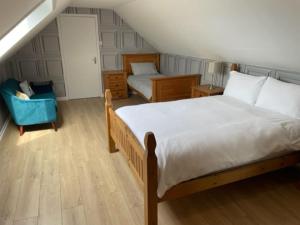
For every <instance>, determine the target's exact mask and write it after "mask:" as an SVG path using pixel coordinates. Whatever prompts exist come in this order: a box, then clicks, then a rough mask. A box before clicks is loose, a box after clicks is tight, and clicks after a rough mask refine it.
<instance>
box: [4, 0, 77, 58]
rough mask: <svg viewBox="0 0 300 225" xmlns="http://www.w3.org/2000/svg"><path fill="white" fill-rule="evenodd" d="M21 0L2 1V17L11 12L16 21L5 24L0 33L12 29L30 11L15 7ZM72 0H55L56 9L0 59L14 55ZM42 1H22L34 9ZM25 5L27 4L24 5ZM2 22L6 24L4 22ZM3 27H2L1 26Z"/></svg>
mask: <svg viewBox="0 0 300 225" xmlns="http://www.w3.org/2000/svg"><path fill="white" fill-rule="evenodd" d="M19 1H20V0H2V1H1V7H0V15H1V18H2V14H3V15H6V14H7V12H10V13H11V14H13V15H14V17H13V18H14V23H12V24H11V27H8V28H7V26H6V27H5V29H4V26H3V30H1V29H0V33H2V32H3V33H4V32H5V31H6V30H7V29H11V28H12V26H14V25H16V22H17V21H20V20H21V19H23V18H24V17H25V16H26V15H27V14H28V13H29V12H30V11H29V12H27V13H25V14H24V12H25V11H21V10H19V7H17V8H16V7H15V5H16V4H19ZM70 1H71V0H53V2H54V9H53V11H52V12H51V13H50V15H48V16H47V17H46V18H45V19H44V20H43V21H42V22H41V23H39V24H38V26H36V27H35V28H34V29H33V30H31V32H29V33H28V34H27V35H26V36H25V37H24V38H23V39H21V40H20V41H19V42H18V43H17V44H16V45H15V46H13V48H11V49H10V50H9V51H8V52H7V53H6V54H5V55H4V56H3V57H1V59H0V61H4V60H5V59H7V58H8V57H10V56H11V55H13V54H14V53H15V52H16V51H17V50H18V49H20V48H21V47H22V46H23V45H24V44H25V43H27V42H28V41H29V40H31V39H32V38H33V37H34V36H35V35H36V34H37V33H38V32H40V31H41V30H42V29H43V28H44V27H45V26H46V25H48V24H49V23H50V22H51V21H52V20H53V19H54V18H55V17H56V16H57V15H58V14H59V13H60V12H61V11H63V10H64V9H65V8H66V7H67V6H68V5H69V4H70ZM39 2H42V0H24V1H23V0H22V3H20V4H21V5H26V7H27V9H30V8H31V9H33V8H35V6H36V5H35V4H34V3H39ZM10 3H15V4H10ZM2 4H3V5H5V7H4V8H2ZM24 7H25V6H24ZM9 18H10V17H9V16H8V17H3V21H5V23H6V22H7V20H8V19H9ZM3 21H2V22H1V23H3V24H4V22H3ZM1 28H2V27H1Z"/></svg>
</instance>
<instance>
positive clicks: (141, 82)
mask: <svg viewBox="0 0 300 225" xmlns="http://www.w3.org/2000/svg"><path fill="white" fill-rule="evenodd" d="M165 76H166V75H161V74H155V75H131V76H128V79H127V83H128V84H129V86H130V87H132V88H134V89H135V90H137V91H138V92H140V93H141V94H143V95H144V96H145V97H146V98H147V99H148V100H150V99H151V97H152V84H151V78H152V77H165Z"/></svg>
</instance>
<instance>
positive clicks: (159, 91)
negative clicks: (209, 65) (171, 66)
mask: <svg viewBox="0 0 300 225" xmlns="http://www.w3.org/2000/svg"><path fill="white" fill-rule="evenodd" d="M122 57H123V70H124V73H125V76H126V79H127V83H128V86H129V89H130V90H133V91H135V92H136V93H138V94H139V95H140V96H142V97H143V98H144V99H146V100H147V101H149V102H162V101H171V100H177V99H184V98H189V97H190V96H191V91H192V87H193V86H197V85H198V84H200V78H201V75H200V74H190V75H189V74H187V75H172V76H170V75H163V74H159V75H154V74H147V75H139V76H135V75H132V74H133V72H132V68H131V63H145V62H151V63H154V64H155V66H156V68H157V71H158V72H159V69H160V55H159V54H124V55H122Z"/></svg>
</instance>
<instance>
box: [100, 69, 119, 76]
mask: <svg viewBox="0 0 300 225" xmlns="http://www.w3.org/2000/svg"><path fill="white" fill-rule="evenodd" d="M120 73H124V72H123V70H106V71H102V74H103V75H110V74H120Z"/></svg>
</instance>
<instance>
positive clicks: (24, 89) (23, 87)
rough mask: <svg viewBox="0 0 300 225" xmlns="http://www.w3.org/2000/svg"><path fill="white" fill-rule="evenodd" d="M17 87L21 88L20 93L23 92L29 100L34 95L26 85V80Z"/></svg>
mask: <svg viewBox="0 0 300 225" xmlns="http://www.w3.org/2000/svg"><path fill="white" fill-rule="evenodd" d="M19 85H20V88H21V90H22V92H24V93H25V94H26V95H27V96H28V97H29V98H30V97H31V96H32V95H34V92H33V90H32V89H31V87H30V85H29V84H28V81H27V80H25V81H23V82H21V83H20V84H19Z"/></svg>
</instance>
